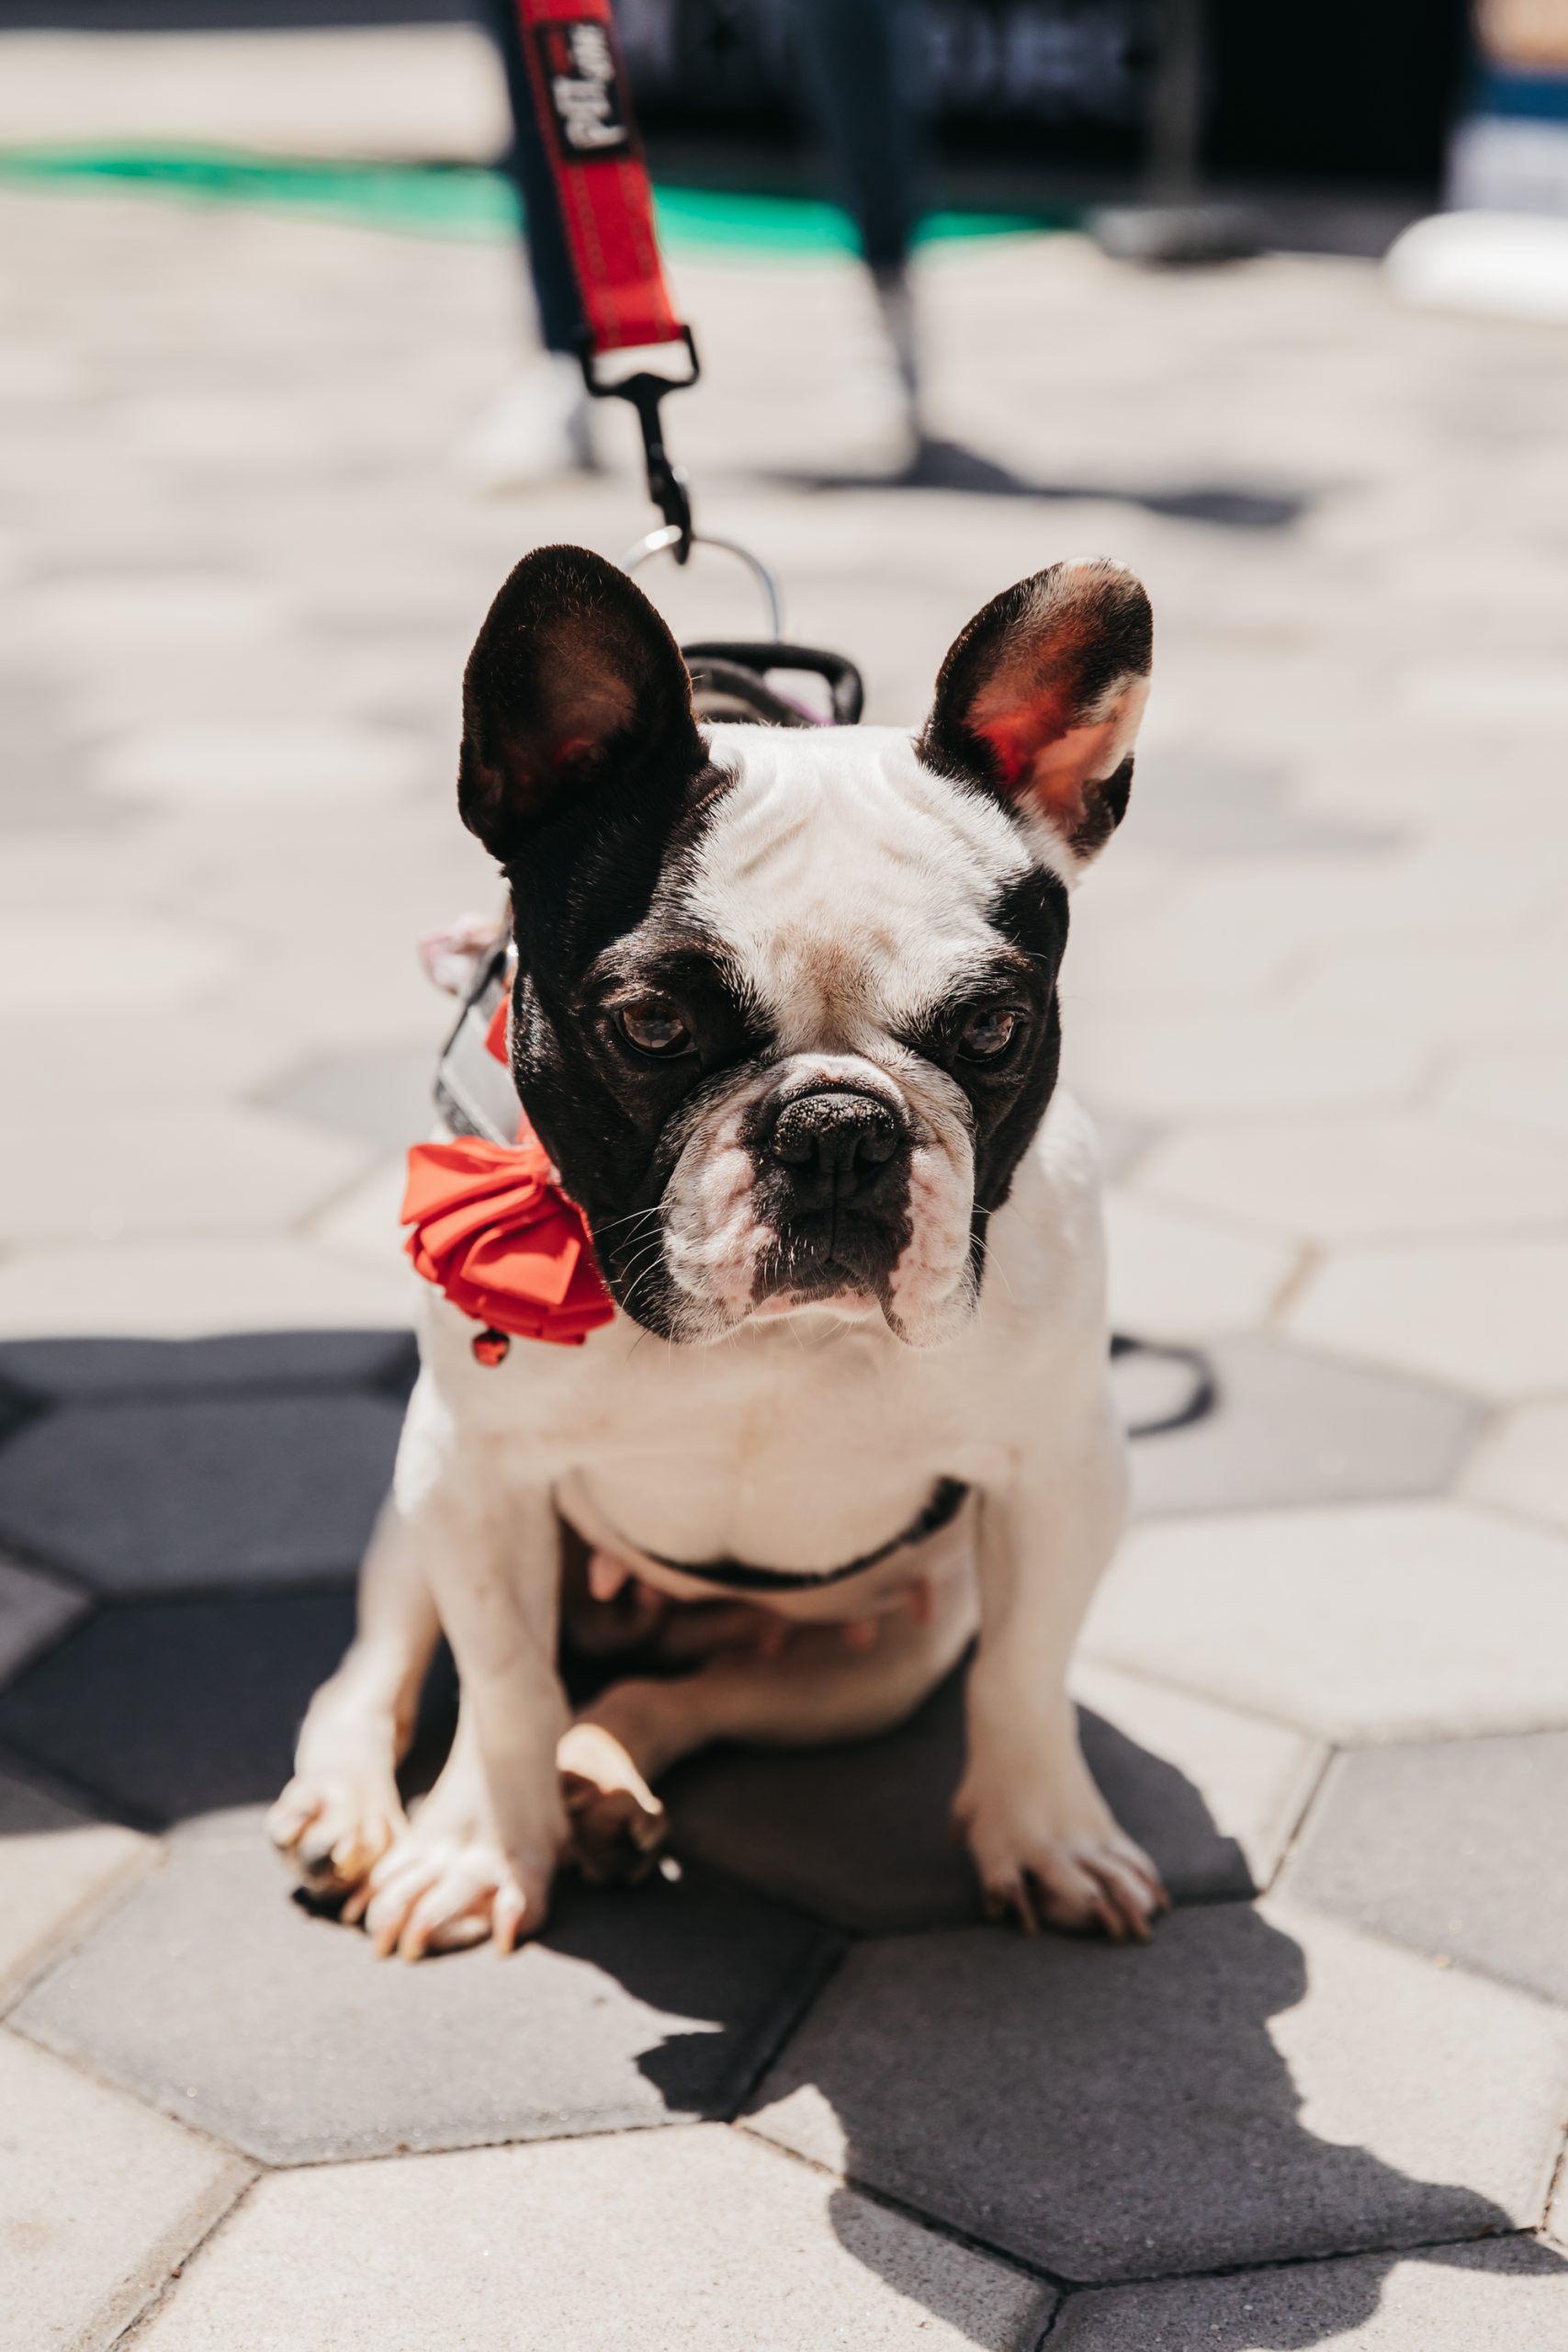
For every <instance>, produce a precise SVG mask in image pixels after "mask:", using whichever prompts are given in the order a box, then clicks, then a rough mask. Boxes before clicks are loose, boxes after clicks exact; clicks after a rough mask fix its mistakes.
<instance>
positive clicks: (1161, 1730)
mask: <svg viewBox="0 0 1568 2352" xmlns="http://www.w3.org/2000/svg"><path fill="white" fill-rule="evenodd" d="M1086 1686H1087V1696H1088V1699H1089V1702H1090V1706H1091V1708H1098V1710H1100V1712H1098V1713H1097V1712H1085V1713H1084V1714H1083V1717H1082V1724H1083V1740H1084V1750H1085V1753H1086V1755H1087V1756H1088V1758H1089V1764H1090V1767H1091V1769H1092V1770H1093V1771H1094V1774H1095V1777H1096V1779H1097V1780H1098V1781H1099V1783H1100V1787H1101V1789H1102V1790H1103V1791H1104V1792H1105V1795H1106V1797H1107V1799H1108V1801H1109V1802H1110V1804H1111V1810H1112V1811H1113V1812H1114V1813H1115V1815H1116V1816H1117V1818H1118V1820H1119V1821H1121V1823H1122V1826H1123V1827H1124V1828H1126V1829H1127V1830H1128V1831H1129V1832H1130V1833H1131V1835H1132V1836H1133V1837H1134V1838H1138V1839H1139V1841H1140V1842H1141V1843H1142V1844H1143V1845H1145V1847H1146V1848H1147V1849H1148V1850H1149V1852H1150V1853H1151V1854H1152V1855H1153V1856H1154V1858H1155V1860H1156V1861H1157V1862H1158V1864H1159V1866H1160V1868H1161V1870H1162V1871H1164V1873H1165V1879H1166V1883H1167V1885H1168V1887H1169V1889H1170V1891H1171V1893H1172V1894H1174V1895H1175V1896H1176V1897H1177V1898H1178V1900H1181V1899H1184V1898H1185V1899H1189V1900H1193V1899H1196V1900H1200V1901H1203V1900H1212V1899H1213V1897H1214V1896H1216V1895H1224V1894H1249V1893H1250V1892H1251V1891H1252V1884H1253V1877H1252V1873H1253V1871H1257V1873H1258V1877H1259V1878H1260V1879H1262V1880H1263V1881H1264V1882H1265V1883H1266V1882H1267V1879H1268V1877H1269V1873H1270V1872H1271V1871H1272V1869H1273V1867H1274V1864H1275V1862H1276V1860H1278V1857H1279V1854H1280V1851H1281V1850H1282V1848H1283V1845H1284V1842H1285V1839H1286V1838H1288V1837H1289V1835H1290V1832H1291V1829H1292V1826H1293V1825H1294V1822H1295V1820H1296V1818H1297V1816H1298V1815H1299V1814H1300V1811H1301V1808H1302V1806H1303V1804H1304V1803H1305V1802H1306V1798H1307V1795H1308V1793H1309V1792H1310V1789H1311V1786H1312V1782H1313V1780H1314V1778H1315V1775H1316V1772H1317V1770H1318V1769H1319V1755H1318V1751H1317V1750H1316V1749H1314V1747H1312V1745H1311V1743H1310V1742H1307V1741H1303V1740H1301V1739H1299V1738H1298V1737H1296V1736H1294V1735H1293V1734H1292V1733H1289V1732H1281V1731H1279V1730H1277V1729H1275V1728H1274V1727H1273V1726H1272V1725H1270V1724H1255V1723H1252V1722H1250V1721H1249V1720H1247V1718H1246V1717H1243V1716H1238V1715H1235V1714H1232V1713H1230V1712H1229V1711H1228V1710H1223V1709H1219V1708H1213V1707H1207V1706H1204V1705H1202V1704H1201V1702H1194V1701H1192V1700H1190V1699H1186V1698H1184V1697H1183V1696H1182V1695H1181V1694H1180V1693H1178V1692H1168V1691H1158V1690H1155V1689H1153V1688H1152V1687H1151V1686H1149V1685H1147V1684H1139V1683H1136V1682H1134V1681H1132V1680H1130V1679H1128V1678H1126V1677H1124V1676H1121V1675H1107V1674H1101V1675H1100V1676H1098V1677H1096V1676H1095V1675H1093V1674H1092V1672H1091V1673H1090V1674H1089V1676H1088V1677H1087V1678H1086ZM963 1761H964V1715H963V1676H962V1674H958V1675H954V1676H953V1678H952V1679H950V1680H949V1681H948V1682H947V1683H946V1684H945V1685H944V1686H943V1688H942V1690H941V1691H938V1692H937V1693H936V1695H935V1697H934V1698H932V1699H930V1700H928V1701H927V1702H926V1704H925V1705H924V1706H923V1707H922V1708H920V1710H919V1713H917V1714H915V1715H914V1716H912V1717H911V1718H910V1720H909V1722H908V1723H907V1724H903V1725H902V1726H901V1727H900V1728H899V1729H898V1730H897V1731H895V1732H891V1733H889V1734H888V1735H887V1736H886V1737H885V1738H883V1739H879V1740H874V1741H868V1742H862V1743H860V1744H859V1745H856V1746H852V1747H817V1748H805V1749H800V1750H797V1751H795V1752H793V1753H789V1754H781V1753H777V1752H769V1751H766V1750H761V1749H751V1750H742V1749H734V1748H732V1749H728V1750H726V1751H724V1752H723V1753H716V1754H713V1755H709V1756H705V1757H698V1758H694V1759H693V1760H692V1761H691V1762H690V1763H689V1764H686V1765H683V1766H682V1767H681V1768H680V1770H678V1771H676V1772H674V1773H672V1774H671V1777H670V1780H669V1781H668V1783H667V1784H666V1786H665V1788H664V1790H663V1792H662V1793H663V1795H664V1797H665V1801H666V1803H667V1804H668V1805H669V1808H670V1813H671V1825H672V1832H673V1838H674V1843H675V1847H676V1849H677V1850H678V1851H679V1852H682V1853H684V1854H689V1855H692V1856H694V1857H695V1858H698V1859H700V1860H705V1861H707V1862H709V1863H711V1864H713V1865H715V1866H716V1868H718V1869H721V1870H723V1871H728V1872H729V1873H730V1874H731V1875H732V1876H734V1877H736V1878H739V1879H743V1880H745V1881H746V1882H747V1883H749V1884H750V1885H753V1886H757V1887H761V1889H763V1890H764V1892H766V1893H768V1894H776V1895H779V1896H781V1897H783V1898H784V1900H785V1901H786V1902H793V1903H798V1904H800V1905H803V1906H804V1907H805V1908H806V1909H807V1910H810V1911H815V1912H818V1913H819V1914H820V1915H821V1916H822V1917H826V1918H829V1919H833V1920H836V1921H837V1922H838V1923H839V1925H840V1926H841V1927H845V1928H857V1929H864V1930H869V1931H872V1932H877V1931H881V1932H884V1933H886V1932H889V1931H891V1930H893V1929H896V1928H915V1927H922V1926H930V1925H933V1924H936V1923H938V1922H943V1923H950V1922H958V1921H964V1920H970V1919H977V1918H978V1917H980V1906H979V1900H978V1896H977V1894H976V1882H975V1875H974V1871H973V1870H972V1869H971V1867H970V1863H969V1859H968V1856H967V1854H966V1853H965V1851H964V1848H963V1846H962V1844H960V1843H958V1842H955V1840H954V1839H953V1836H952V1833H951V1831H950V1828H949V1807H950V1805H951V1804H952V1801H953V1792H954V1790H955V1789H956V1788H957V1786H958V1782H959V1779H960V1777H961V1774H962V1770H963ZM1189 1775H1190V1776H1191V1777H1189ZM1244 1845H1245V1850H1244ZM1249 1859H1250V1868H1249Z"/></svg>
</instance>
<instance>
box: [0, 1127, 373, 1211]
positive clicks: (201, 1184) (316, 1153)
mask: <svg viewBox="0 0 1568 2352" xmlns="http://www.w3.org/2000/svg"><path fill="white" fill-rule="evenodd" d="M364 1165H365V1155H364V1152H363V1150H361V1149H359V1148H355V1147H354V1146H352V1145H350V1144H348V1143H346V1142H345V1141H344V1140H343V1139H342V1138H341V1137H338V1136H325V1135H320V1134H315V1133H312V1131H311V1130H310V1128H309V1127H302V1126H299V1125H296V1124H295V1123H294V1122H293V1121H292V1120H286V1119H281V1118H277V1117H276V1116H274V1115H273V1114H271V1113H268V1112H264V1111H251V1110H246V1109H244V1108H243V1107H236V1106H234V1105H231V1104H207V1105H202V1106H199V1107H191V1106H188V1105H184V1104H171V1103H161V1104H159V1105H158V1106H157V1108H156V1109H150V1108H131V1107H122V1106H115V1107H113V1108H105V1107H103V1106H99V1107H97V1108H96V1109H95V1110H93V1111H91V1112H83V1113H74V1112H73V1111H71V1110H70V1109H68V1108H67V1107H65V1106H64V1105H61V1106H59V1107H58V1108H57V1109H56V1110H55V1111H53V1112H52V1113H51V1122H50V1142H49V1148H48V1149H47V1150H45V1151H39V1152H37V1153H32V1154H29V1155H28V1158H27V1159H26V1160H25V1162H23V1163H21V1164H19V1165H15V1166H12V1167H10V1168H8V1169H7V1170H6V1180H5V1190H4V1194H3V1196H0V1200H3V1205H0V1218H3V1220H4V1227H5V1231H6V1234H7V1236H9V1237H10V1238H13V1239H28V1240H32V1239H40V1240H41V1239H53V1238H57V1237H62V1236H66V1235H71V1234H78V1233H80V1234H85V1235H87V1236H88V1237H89V1238H92V1239H93V1240H96V1241H104V1240H113V1239H115V1238H117V1237H118V1236H119V1235H121V1234H126V1235H131V1234H147V1235H151V1234H162V1233H176V1234H188V1233H202V1232H212V1231H214V1230H217V1229H220V1228H221V1227H223V1226H225V1225H228V1226H232V1227H247V1226H252V1225H262V1226H266V1225H271V1226H275V1227H276V1226H280V1225H287V1224H288V1223H289V1222H291V1221H292V1220H293V1219H294V1218H295V1217H298V1216H303V1215H305V1213H306V1212H307V1211H308V1210H310V1209H312V1208H315V1207H317V1206H319V1205H320V1204H321V1203H322V1202H323V1201H325V1200H327V1199H328V1198H329V1197H330V1196H331V1195H332V1193H334V1192H335V1191H337V1190H338V1189H340V1188H341V1187H342V1186H343V1185H344V1184H346V1183H347V1182H349V1181H350V1180H351V1179H352V1178H353V1177H355V1176H356V1175H357V1174H358V1173H359V1172H360V1171H361V1170H362V1169H363V1167H364Z"/></svg>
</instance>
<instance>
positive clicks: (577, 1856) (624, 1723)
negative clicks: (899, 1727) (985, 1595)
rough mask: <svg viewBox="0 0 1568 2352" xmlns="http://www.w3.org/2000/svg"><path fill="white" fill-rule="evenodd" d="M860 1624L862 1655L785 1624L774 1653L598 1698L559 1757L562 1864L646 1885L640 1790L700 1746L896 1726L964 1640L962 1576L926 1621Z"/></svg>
mask: <svg viewBox="0 0 1568 2352" xmlns="http://www.w3.org/2000/svg"><path fill="white" fill-rule="evenodd" d="M779 1622H780V1623H781V1624H782V1623H783V1621H782V1620H781V1621H779ZM872 1622H873V1623H874V1635H873V1637H872V1638H871V1640H870V1642H869V1645H863V1644H862V1643H861V1642H858V1641H856V1640H855V1639H854V1638H853V1637H851V1638H846V1634H847V1633H848V1631H849V1629H848V1628H846V1627H845V1626H843V1625H841V1624H835V1623H816V1624H808V1625H797V1626H793V1627H791V1628H789V1630H788V1637H787V1640H786V1641H785V1643H784V1647H783V1648H782V1649H780V1650H779V1651H778V1652H777V1653H776V1654H774V1653H771V1652H770V1651H768V1650H766V1649H752V1650H750V1651H746V1650H740V1649H724V1650H720V1651H718V1652H717V1653H716V1655H715V1656H714V1657H711V1658H709V1659H708V1661H707V1662H706V1664H705V1665H704V1666H702V1667H701V1668H699V1669H698V1671H697V1672H696V1673H694V1674H687V1675H681V1676H678V1677H675V1678H673V1679H670V1680H668V1681H660V1680H654V1679H646V1680H645V1679H637V1680H635V1681H626V1682H617V1683H613V1684H612V1685H611V1686H610V1688H609V1689H608V1690H606V1691H601V1692H600V1694H599V1696H598V1697H597V1698H596V1699H595V1700H593V1701H592V1703H591V1704H590V1705H589V1706H588V1707H586V1708H585V1709H584V1710H583V1712H582V1713H581V1715H580V1716H579V1717H578V1719H577V1721H576V1722H575V1723H574V1724H572V1725H571V1727H570V1730H569V1731H568V1732H567V1733H566V1735H565V1736H564V1738H563V1739H562V1741H561V1744H560V1747H559V1748H558V1752H557V1754H558V1763H559V1766H560V1771H561V1781H562V1787H563V1792H564V1794H565V1797H566V1804H567V1810H568V1812H569V1814H570V1817H571V1824H572V1853H573V1859H574V1860H576V1862H577V1863H578V1866H579V1868H580V1869H581V1870H582V1871H583V1872H584V1874H585V1876H587V1877H590V1878H639V1877H641V1876H643V1875H644V1873H645V1871H647V1870H648V1868H649V1866H650V1864H651V1861H652V1858H653V1853H654V1850H655V1849H657V1847H658V1846H659V1845H660V1843H661V1841H662V1838H663V1835H664V1809H663V1807H662V1806H661V1805H660V1803H659V1800H658V1799H657V1797H655V1796H654V1795H653V1794H652V1790H651V1784H652V1783H655V1782H657V1781H659V1779H660V1776H661V1775H662V1774H663V1773H665V1772H667V1771H668V1770H670V1768H671V1765H672V1764H675V1763H678V1762H679V1761H680V1759H681V1758H682V1757H683V1756H690V1755H692V1754H694V1752H695V1750H696V1749H698V1748H699V1747H708V1746H710V1745H711V1744H712V1743H713V1742H714V1741H716V1740H724V1739H733V1740H739V1741H741V1742H744V1743H746V1744H747V1745H750V1746H755V1747H812V1746H816V1745H818V1744H820V1743H822V1742H826V1741H832V1740H852V1739H874V1738H875V1737H876V1736H877V1735H878V1734H879V1733H881V1732H885V1731H890V1730H891V1729H892V1727H893V1725H894V1724H898V1723H902V1722H903V1720H904V1718H905V1716H906V1715H909V1714H912V1713H914V1710H915V1709H916V1708H917V1707H918V1706H919V1703H920V1702H921V1700H922V1699H924V1698H926V1697H927V1696H928V1695H929V1694H930V1692H931V1691H933V1690H934V1689H935V1688H936V1685H937V1684H938V1683H939V1682H940V1681H941V1680H942V1678H943V1677H944V1675H946V1674H948V1673H950V1672H951V1671H952V1669H953V1667H954V1666H956V1665H957V1663H958V1661H959V1659H960V1658H961V1657H963V1655H964V1650H965V1648H966V1647H967V1645H968V1644H969V1642H970V1640H971V1639H972V1637H973V1635H974V1633H975V1628H976V1600H975V1591H974V1584H973V1579H972V1577H971V1576H970V1575H969V1574H968V1572H967V1570H966V1569H965V1570H963V1571H961V1572H960V1573H958V1574H956V1575H953V1576H949V1577H942V1578H941V1579H939V1580H938V1581H937V1582H936V1584H935V1585H934V1588H933V1589H932V1591H931V1606H930V1611H929V1614H928V1613H917V1612H914V1611H896V1612H893V1613H891V1614H889V1615H886V1616H883V1617H879V1618H877V1619H875V1620H874V1621H872Z"/></svg>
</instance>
